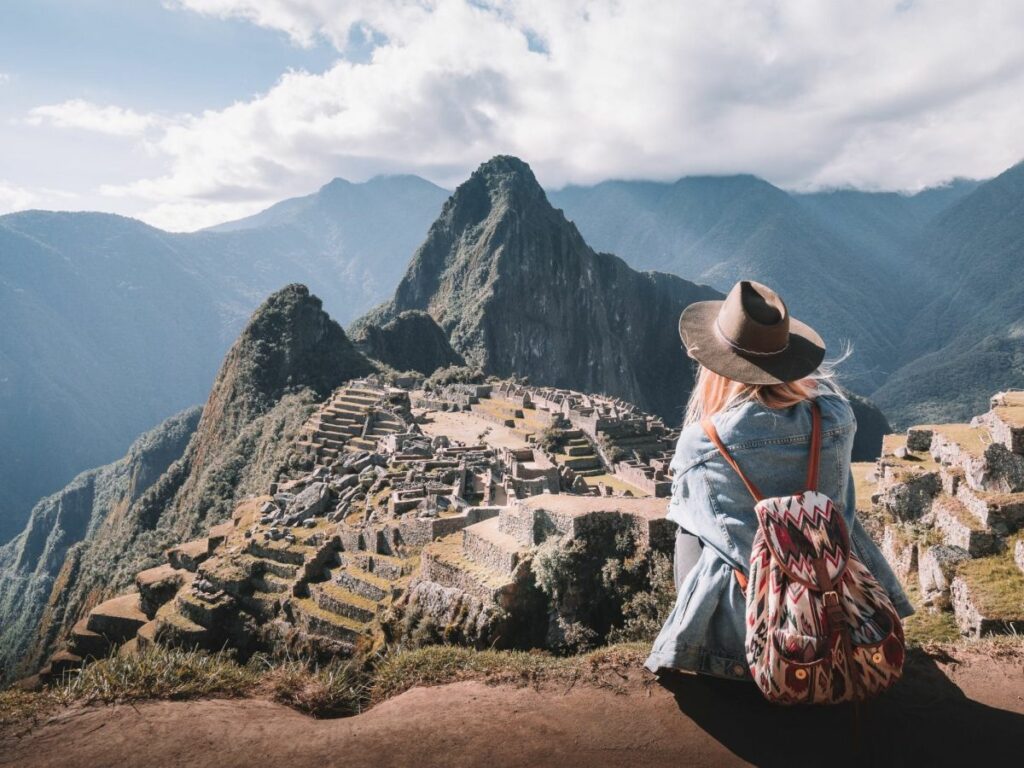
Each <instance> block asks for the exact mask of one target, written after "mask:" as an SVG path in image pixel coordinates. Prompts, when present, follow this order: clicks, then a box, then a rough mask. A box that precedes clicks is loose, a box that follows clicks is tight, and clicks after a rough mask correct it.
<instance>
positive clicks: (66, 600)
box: [23, 285, 377, 667]
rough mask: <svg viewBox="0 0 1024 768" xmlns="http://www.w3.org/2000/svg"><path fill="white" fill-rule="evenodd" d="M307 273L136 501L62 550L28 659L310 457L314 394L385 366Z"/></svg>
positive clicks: (230, 363)
mask: <svg viewBox="0 0 1024 768" xmlns="http://www.w3.org/2000/svg"><path fill="white" fill-rule="evenodd" d="M376 368H377V366H376V364H374V363H373V362H371V361H370V360H368V359H367V358H366V357H364V356H363V355H362V354H361V353H360V352H358V351H357V350H356V349H355V348H354V347H353V346H352V344H351V342H350V341H349V340H348V338H347V337H346V336H345V332H344V331H343V330H342V329H341V327H340V326H339V325H338V324H337V323H335V322H334V321H333V320H332V319H331V318H330V317H329V316H328V315H327V314H326V313H325V312H324V311H323V309H322V307H321V303H320V300H319V299H318V298H316V297H315V296H311V295H310V294H309V291H308V289H307V288H306V287H305V286H302V285H289V286H287V287H286V288H284V289H282V290H280V291H278V292H277V293H275V294H273V295H272V296H271V297H270V298H268V299H267V300H266V301H265V302H264V303H263V304H262V305H261V306H260V307H259V308H258V309H257V310H256V312H255V313H254V314H253V317H252V319H251V320H250V322H249V324H248V325H247V326H246V328H245V330H244V331H243V332H242V334H241V335H240V336H239V338H238V340H237V341H236V342H235V344H234V345H233V346H232V348H231V350H230V351H229V352H228V354H227V356H226V357H225V359H224V363H223V365H222V366H221V369H220V372H219V373H218V375H217V379H216V382H215V384H214V387H213V389H212V390H211V392H210V396H209V398H208V399H207V402H206V405H205V406H204V408H203V412H202V416H201V418H200V419H199V422H198V425H197V426H196V429H195V432H194V434H193V435H192V437H191V439H190V440H189V443H188V446H187V448H186V449H185V451H184V453H183V454H182V455H181V457H180V458H179V459H178V460H176V461H175V462H174V463H173V464H171V465H170V466H169V467H168V469H167V471H165V472H164V473H163V474H162V475H161V476H160V477H159V479H157V480H156V481H155V482H154V483H152V484H151V485H150V487H149V488H148V490H146V492H145V493H144V494H142V496H140V497H139V498H137V499H136V500H135V501H134V502H133V503H131V504H127V505H120V506H118V507H117V508H116V510H115V513H113V514H108V515H107V516H106V517H105V518H104V519H103V521H102V523H101V524H100V525H98V526H97V527H96V528H95V530H91V531H90V535H89V537H88V539H87V540H86V541H85V542H83V543H82V544H81V545H80V546H79V547H76V548H75V549H74V550H72V552H71V553H70V554H69V556H68V557H66V558H65V559H64V562H63V564H62V567H61V569H60V571H59V573H58V574H57V576H56V578H55V580H54V583H55V585H56V586H55V587H54V588H53V590H52V591H51V593H50V594H49V595H48V596H47V602H46V605H45V608H44V610H43V613H42V620H41V621H40V623H39V624H38V626H37V627H26V629H27V630H31V631H32V632H33V633H34V634H33V636H32V637H31V638H30V640H29V642H30V644H31V652H30V653H29V655H28V656H27V657H26V658H25V659H24V660H23V662H24V664H25V665H26V667H31V666H32V665H33V664H34V663H35V662H37V661H39V660H40V659H42V658H43V657H44V656H46V655H47V654H48V653H49V652H50V651H51V650H52V648H53V645H54V643H55V642H56V641H57V640H58V639H59V638H60V637H61V636H62V635H64V634H66V632H67V631H68V630H69V628H70V627H71V625H72V624H73V623H74V622H75V621H76V620H77V619H78V618H79V617H80V616H81V615H82V614H83V613H84V612H85V611H86V610H88V609H89V608H90V607H92V606H93V605H95V604H96V603H97V602H99V601H100V600H101V599H102V598H103V597H105V596H109V595H110V594H113V593H115V592H117V591H118V590H123V589H124V588H125V587H126V586H128V585H129V584H130V583H131V579H132V578H133V577H134V575H135V574H136V573H137V572H138V571H139V570H141V569H143V568H146V567H149V566H151V565H154V564H156V563H158V562H159V561H161V560H162V558H163V551H164V549H165V548H166V547H167V546H170V545H171V544H174V543H178V542H181V541H186V540H188V539H191V538H194V537H195V536H197V535H198V534H199V533H200V532H201V531H204V530H206V529H208V528H209V527H210V526H211V525H214V524H216V523H218V522H221V521H223V520H224V519H226V518H227V517H228V516H229V515H230V512H231V510H232V509H233V507H234V505H235V502H236V501H237V500H238V499H240V498H242V497H244V496H248V495H256V494H258V493H260V492H262V491H263V490H264V489H265V488H266V487H267V485H268V484H269V483H270V482H272V481H274V480H276V479H277V477H278V475H279V474H280V473H281V472H283V471H285V470H286V469H287V468H288V467H290V466H291V465H292V464H293V463H295V462H298V461H301V458H300V457H298V456H296V455H294V453H293V450H294V448H293V441H294V438H295V436H296V435H297V434H298V431H299V429H300V428H301V427H302V425H303V424H304V423H305V421H306V419H307V418H308V417H309V415H310V413H311V412H312V411H313V409H314V408H315V405H316V404H317V403H318V402H319V401H321V400H322V399H323V398H325V397H326V396H327V395H328V394H329V393H330V392H331V391H332V390H333V389H334V388H335V387H337V386H339V385H341V384H342V383H343V382H345V381H347V380H349V379H351V378H355V377H358V376H362V375H365V374H368V373H371V372H373V371H374V370H376Z"/></svg>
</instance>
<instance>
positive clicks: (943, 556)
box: [917, 544, 970, 608]
mask: <svg viewBox="0 0 1024 768" xmlns="http://www.w3.org/2000/svg"><path fill="white" fill-rule="evenodd" d="M969 558H970V555H969V554H968V553H967V550H965V549H962V548H961V547H951V546H948V545H946V544H938V545H936V546H934V547H925V548H923V550H922V552H921V554H920V556H919V558H918V569H917V576H918V583H919V584H920V586H921V598H922V600H923V601H924V604H925V605H930V606H934V607H937V608H946V607H948V604H949V590H950V585H951V584H952V582H953V577H954V576H955V575H956V567H957V565H959V564H960V563H962V562H963V561H964V560H967V559H969Z"/></svg>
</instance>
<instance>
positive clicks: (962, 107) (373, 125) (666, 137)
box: [0, 0, 1024, 230]
mask: <svg viewBox="0 0 1024 768" xmlns="http://www.w3.org/2000/svg"><path fill="white" fill-rule="evenodd" d="M1022 33H1024V7H1022V5H1021V4H1019V3H1008V2H998V1H997V0H975V1H974V2H967V1H966V0H946V1H945V2H938V0H932V1H931V2H928V1H923V0H916V1H913V2H908V1H907V0H903V1H902V2H892V1H891V0H857V1H856V2H854V1H853V0H834V2H830V3H826V4H816V3H806V2H800V1H799V0H776V1H775V2H772V3H765V2H759V1H757V0H707V1H706V2H702V3H678V2H675V1H674V0H633V2H630V3H619V2H614V0H560V2H558V3H552V2H548V1H546V0H419V1H417V2H404V1H403V0H375V1H374V2H359V1H357V0H164V1H163V2H158V1H157V0H120V1H119V2H115V1H113V0H64V1H63V2H55V1H54V0H8V2H6V3H4V8H3V14H2V24H0V146H3V147H4V151H3V152H2V153H0V212H4V211H10V210H18V209H22V208H27V207H43V208H62V209H75V210H81V209H89V210H104V211H112V212H118V213H123V214H126V215H132V216H137V217H139V218H142V219H143V220H145V221H148V222H150V223H152V224H155V225H157V226H163V227H166V228H169V229H176V230H188V229H194V228H197V227H201V226H207V225H210V224H213V223H216V222H219V221H223V220H226V219H230V218H235V217H238V216H244V215H247V214H249V213H252V212H254V211H256V210H259V209H261V208H263V207H265V206H267V205H269V204H271V203H273V202H275V201H276V200H279V199H281V198H284V197H289V196H293V195H296V194H304V193H307V192H309V191H311V190H313V189H316V188H317V187H319V186H320V185H321V184H323V183H325V182H326V181H328V180H329V179H330V178H332V177H334V176H344V177H346V178H349V179H351V180H355V181H359V180H363V179H366V178H369V177H371V176H373V175H376V174H379V173H396V172H402V173H417V174H419V175H422V176H424V177H426V178H429V179H431V180H432V181H434V182H436V183H439V184H442V185H445V186H452V185H454V184H455V183H457V182H458V181H459V180H460V179H462V178H464V177H465V175H466V174H467V173H468V172H469V171H470V170H472V168H473V167H474V166H475V165H477V164H478V163H479V162H481V161H482V160H485V159H486V158H487V157H489V156H490V155H493V154H495V153H498V152H511V153H514V154H517V155H519V156H521V157H523V158H524V159H525V160H527V161H528V162H530V163H531V165H533V167H534V169H535V171H536V172H537V174H538V177H539V178H540V179H541V181H542V182H543V183H545V184H546V185H548V186H551V187H557V186H561V185H563V184H566V183H592V182H595V181H599V180H602V179H606V178H651V179H673V178H677V177H679V176H681V175H686V174H692V173H740V172H749V173H755V174H758V175H760V176H762V177H764V178H767V179H768V180H769V181H772V182H773V183H776V184H779V185H781V186H785V187H788V188H796V189H814V188H821V187H833V186H855V187H860V188H867V189H898V190H915V189H920V188H922V187H924V186H929V185H934V184H939V183H942V182H943V181H945V180H948V179H950V178H953V177H956V176H969V177H987V176H991V175H994V174H996V173H998V172H1000V171H1001V170H1003V169H1005V168H1006V167H1008V166H1009V165H1012V164H1013V163H1015V162H1017V161H1019V160H1020V159H1021V158H1022V157H1024V140H1022V138H1021V137H1022V136H1024V130H1022V129H1024V125H1022V124H1021V123H1022V122H1024V100H1022V99H1021V98H1020V94H1021V93H1022V92H1024V45H1022V44H1021V42H1020V41H1021V40H1022V39H1024V34H1022Z"/></svg>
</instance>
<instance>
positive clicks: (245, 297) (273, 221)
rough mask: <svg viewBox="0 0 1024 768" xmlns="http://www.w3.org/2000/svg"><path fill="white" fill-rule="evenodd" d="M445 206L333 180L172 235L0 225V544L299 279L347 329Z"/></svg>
mask: <svg viewBox="0 0 1024 768" xmlns="http://www.w3.org/2000/svg"><path fill="white" fill-rule="evenodd" d="M447 194H448V193H447V192H445V191H444V190H442V189H440V188H439V187H436V186H434V185H433V184H430V183H429V182H426V181H424V180H422V179H418V178H416V177H408V176H401V177H384V178H379V179H374V180H371V181H368V182H366V183H365V184H351V183H349V182H346V181H344V180H341V179H335V180H334V181H332V182H331V183H330V184H327V185H326V186H324V187H323V189H321V190H320V191H319V192H317V193H316V194H313V195H310V196H308V197H304V198H298V199H295V200H288V201H285V202H283V203H280V204H278V205H276V206H274V207H272V208H270V209H269V210H267V211H265V212H263V213H262V214H258V215H257V216H254V217H251V218H249V219H244V220H242V221H239V222H233V223H230V224H225V225H222V226H221V227H217V228H215V229H214V230H209V231H204V232H197V233H193V234H171V233H167V232H163V231H161V230H159V229H155V228H153V227H149V226H147V225H145V224H142V223H141V222H138V221H135V220H132V219H127V218H124V217H120V216H110V215H106V214H95V213H53V212H44V211H29V212H26V213H18V214H11V215H8V216H0V326H2V327H3V329H4V332H3V333H2V334H0V445H2V446H4V450H2V451H0V488H3V490H4V493H3V495H2V497H0V542H3V541H6V540H8V539H10V538H11V537H12V536H14V535H15V534H16V533H17V532H18V531H19V530H21V528H22V527H23V526H24V524H25V520H26V519H27V517H28V514H29V510H31V508H32V506H33V504H35V502H36V501H38V500H39V499H40V498H41V497H43V496H45V495H47V494H50V493H53V492H54V491H56V490H57V489H59V488H60V487H61V486H63V485H64V484H66V483H67V482H68V481H70V480H71V479H72V478H73V477H74V476H75V475H77V474H78V473H79V472H81V471H83V470H85V469H87V468H89V467H95V466H98V465H102V464H106V463H108V462H110V461H113V460H114V459H116V458H117V457H118V456H120V455H122V454H123V453H124V451H125V449H126V448H127V447H128V446H129V444H130V443H131V442H132V440H133V439H134V438H135V437H136V436H137V435H139V434H140V433H141V432H142V431H143V430H145V429H148V428H149V427H151V426H152V425H153V424H155V423H157V422H159V421H160V420H161V419H164V418H166V417H167V416H168V415H170V414H172V413H174V412H176V411H180V410H181V409H183V408H185V407H187V406H189V405H192V404H194V403H197V402H201V401H202V399H203V398H204V397H205V396H206V393H207V392H208V391H209V388H210V383H211V381H212V379H213V375H214V373H215V372H216V370H217V365H218V362H219V361H220V360H221V358H222V357H223V356H224V353H225V351H226V350H227V348H228V346H229V345H230V343H231V341H232V339H234V338H235V336H237V334H238V332H239V330H241V328H242V326H243V325H244V323H245V320H246V318H247V317H248V316H249V314H250V313H251V312H252V311H253V309H255V308H256V306H257V305H258V304H259V303H260V302H261V301H262V300H263V299H264V298H265V297H266V296H267V295H268V294H270V293H271V292H272V291H274V290H276V289H277V288H279V287H280V286H281V285H285V284H287V283H291V282H295V281H302V282H304V283H306V284H308V285H310V286H312V287H313V289H314V290H315V291H316V293H317V294H318V295H320V296H322V297H323V299H324V302H325V305H326V306H327V307H328V309H329V310H330V312H331V313H332V314H333V315H334V316H335V317H338V318H339V319H340V320H341V321H342V322H348V321H350V320H352V319H354V318H355V317H357V316H358V315H359V314H361V313H363V312H365V311H366V310H368V309H369V308H370V307H372V306H374V305H375V304H377V303H378V302H380V301H381V300H383V299H384V298H385V297H386V296H387V295H388V294H389V293H390V292H391V291H392V290H393V289H394V286H395V284H396V283H397V282H398V279H399V278H400V276H401V274H402V272H403V270H404V269H405V266H406V264H407V263H408V258H409V254H411V253H412V252H413V250H414V249H415V247H416V246H417V245H418V244H419V243H420V242H421V240H422V238H423V233H424V232H425V231H426V229H427V227H428V226H429V225H430V222H431V221H433V219H434V218H435V217H436V216H437V213H438V211H439V210H440V207H441V203H442V202H443V200H444V198H445V197H446V196H447Z"/></svg>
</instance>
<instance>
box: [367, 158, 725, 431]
mask: <svg viewBox="0 0 1024 768" xmlns="http://www.w3.org/2000/svg"><path fill="white" fill-rule="evenodd" d="M720 295H721V294H719V293H718V292H717V291H714V290H712V289H711V288H707V287H705V286H698V285H694V284H693V283H689V282H687V281H685V280H682V279H680V278H678V277H675V276H672V275H667V274H661V273H655V272H636V271H634V270H633V269H630V267H629V266H627V265H626V263H625V262H624V261H622V260H621V259H619V258H617V257H615V256H612V255H609V254H601V253H595V252H594V251H593V250H592V249H591V248H590V247H589V246H588V245H587V244H586V243H585V242H584V241H583V238H582V237H581V236H580V233H579V232H578V231H577V230H576V227H575V226H573V225H572V224H571V223H570V222H569V221H567V220H566V219H565V216H563V215H562V213H561V211H558V210H556V209H555V208H553V207H552V206H551V205H550V203H549V202H548V200H547V197H546V196H545V194H544V190H543V189H541V187H540V185H539V184H538V183H537V180H536V179H535V178H534V175H533V173H532V171H531V170H530V168H529V166H528V165H526V163H524V162H522V161H521V160H518V159H516V158H514V157H506V156H499V157H495V158H493V159H492V160H490V161H488V162H486V163H484V164H483V165H482V166H480V168H479V169H477V171H476V172H475V173H473V175H472V176H471V177H470V178H469V180H468V181H466V182H465V183H463V184H462V185H460V186H459V188H458V189H456V190H455V192H454V194H453V195H452V196H451V197H450V198H449V199H448V201H447V202H446V203H445V205H444V208H443V210H442V211H441V216H440V217H439V218H438V219H437V221H435V222H434V224H433V226H432V227H431V228H430V232H429V234H428V235H427V239H426V241H425V242H424V243H423V245H422V246H420V248H419V250H418V251H417V252H416V254H415V255H414V256H413V259H412V262H411V263H410V265H409V268H408V270H407V271H406V274H405V277H403V278H402V281H401V282H400V283H399V285H398V288H397V290H396V291H395V296H394V298H393V299H392V300H391V301H390V302H389V303H388V304H386V305H384V306H382V307H381V308H378V309H377V310H375V311H374V312H373V313H371V314H370V315H368V316H367V317H366V318H364V320H363V321H361V323H360V324H366V323H375V324H381V323H386V322H388V321H390V320H392V319H394V318H397V317H398V316H399V315H400V314H401V313H402V312H405V311H408V310H422V311H425V312H428V313H429V314H430V315H431V316H432V317H433V318H434V320H435V321H436V322H437V324H438V325H439V326H440V327H441V328H442V329H444V331H445V333H447V334H448V337H449V338H450V340H451V344H452V346H453V347H454V348H455V349H456V350H457V351H458V352H459V353H460V354H461V355H462V356H463V357H465V359H466V361H467V362H468V363H469V364H471V365H474V366H477V367H480V368H482V369H483V370H484V371H486V372H488V373H493V374H496V375H498V376H510V375H518V376H526V377H529V379H530V381H531V382H532V383H534V384H543V385H551V386H558V387H568V388H572V389H578V390H583V391H587V392H606V393H608V394H613V395H618V396H621V397H623V398H626V399H627V400H630V401H632V402H634V403H636V404H637V405H639V406H640V407H642V408H645V409H646V410H649V411H653V412H654V413H656V414H658V415H660V416H662V417H664V418H666V419H667V420H670V421H671V422H673V423H677V422H678V421H679V417H680V414H681V409H682V406H683V403H684V401H685V397H686V392H687V390H688V389H689V387H690V386H691V382H692V366H691V364H690V362H689V360H688V359H687V357H686V355H685V354H684V353H683V351H682V350H681V348H680V343H679V335H678V332H677V330H676V324H677V319H678V316H679V313H680V312H681V311H682V309H683V308H684V307H686V306H687V305H688V304H690V303H691V302H694V301H700V300H703V299H714V298H719V297H720Z"/></svg>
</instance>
